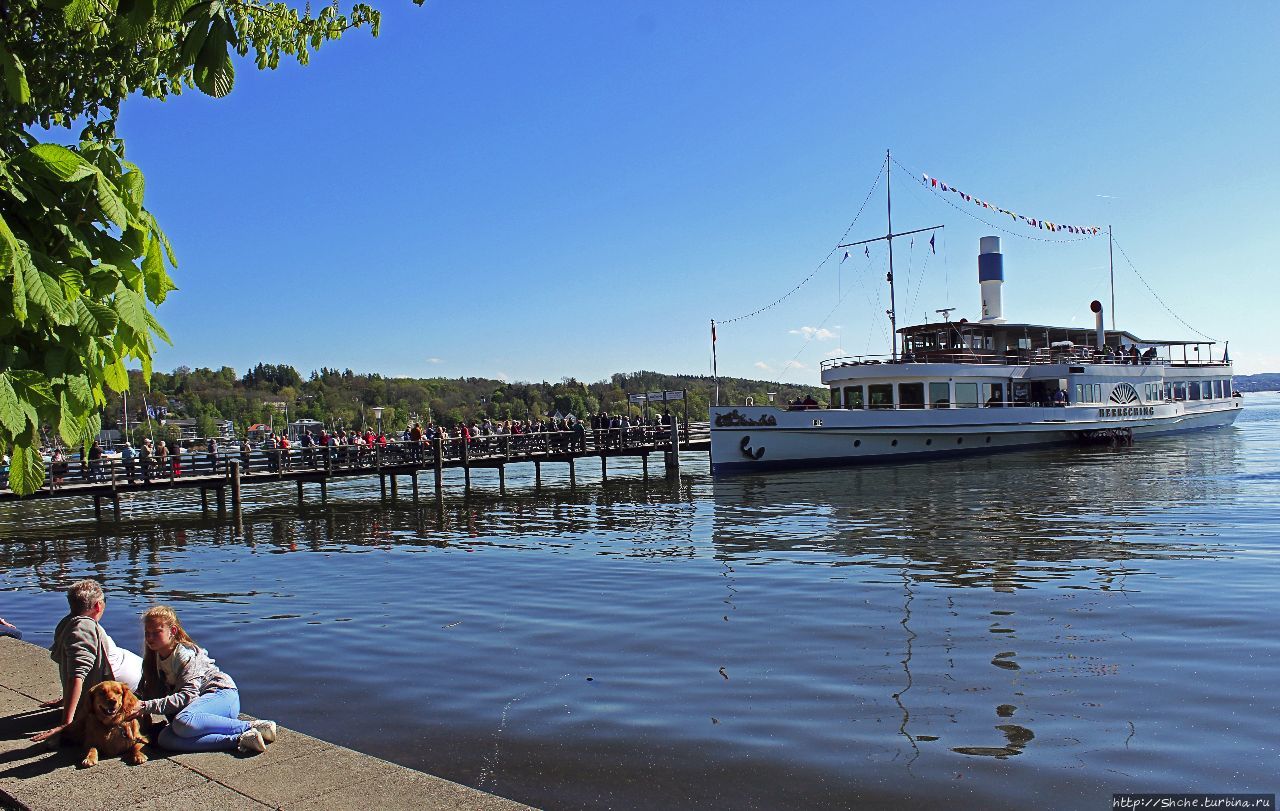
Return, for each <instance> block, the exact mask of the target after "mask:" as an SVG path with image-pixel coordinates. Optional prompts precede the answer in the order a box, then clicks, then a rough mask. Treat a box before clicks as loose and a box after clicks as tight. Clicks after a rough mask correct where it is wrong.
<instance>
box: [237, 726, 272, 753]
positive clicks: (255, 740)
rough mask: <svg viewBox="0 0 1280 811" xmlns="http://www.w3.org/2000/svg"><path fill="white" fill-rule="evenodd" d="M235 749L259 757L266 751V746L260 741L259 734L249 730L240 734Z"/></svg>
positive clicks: (251, 729) (260, 735) (256, 731)
mask: <svg viewBox="0 0 1280 811" xmlns="http://www.w3.org/2000/svg"><path fill="white" fill-rule="evenodd" d="M236 748H237V749H239V750H240V751H241V752H245V753H246V754H250V755H259V754H262V753H263V752H265V751H267V744H266V742H265V741H263V740H262V733H261V732H259V731H258V730H256V729H253V728H250V729H247V730H245V731H244V732H242V733H240V740H239V742H238V743H237V744H236Z"/></svg>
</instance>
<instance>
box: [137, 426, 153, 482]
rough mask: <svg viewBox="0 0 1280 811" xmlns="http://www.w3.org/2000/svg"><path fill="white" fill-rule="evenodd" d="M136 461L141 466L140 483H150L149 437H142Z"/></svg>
mask: <svg viewBox="0 0 1280 811" xmlns="http://www.w3.org/2000/svg"><path fill="white" fill-rule="evenodd" d="M138 462H139V463H140V464H141V466H142V483H143V484H151V437H143V438H142V447H141V448H139V449H138Z"/></svg>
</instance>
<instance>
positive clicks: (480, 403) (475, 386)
mask: <svg viewBox="0 0 1280 811" xmlns="http://www.w3.org/2000/svg"><path fill="white" fill-rule="evenodd" d="M263 369H266V370H277V371H278V370H286V371H285V372H283V374H284V375H285V376H286V377H289V378H290V379H291V378H292V376H293V375H297V372H296V371H295V370H294V369H293V367H291V366H286V365H280V366H274V365H271V364H259V365H258V366H256V367H254V372H251V373H249V374H245V375H244V376H243V378H241V379H239V380H237V379H236V376H235V372H234V371H232V370H230V369H228V368H227V367H225V366H224V367H223V368H222V369H221V370H220V371H217V372H215V371H213V370H211V369H194V370H192V369H185V368H183V369H177V370H174V372H172V373H170V374H165V373H163V372H156V373H155V374H154V375H153V376H152V378H151V385H152V391H151V392H150V393H149V394H147V402H146V403H145V404H144V403H143V401H142V399H141V398H140V397H137V396H135V395H134V394H131V395H130V399H129V405H130V416H129V421H130V423H131V424H132V423H139V422H142V421H143V420H145V419H146V412H145V410H144V409H145V406H146V405H152V406H154V405H167V406H168V407H170V408H171V409H172V414H171V416H175V417H185V418H188V419H194V420H196V422H197V425H199V426H201V427H200V429H199V430H200V431H201V433H202V435H207V433H208V432H209V426H210V424H211V423H210V422H207V421H206V418H207V419H208V420H221V419H229V420H232V421H233V422H234V423H235V424H236V426H237V428H238V429H239V430H240V431H243V430H244V429H245V428H246V427H247V426H248V425H249V424H250V423H255V422H262V423H268V422H271V423H272V424H273V425H275V427H276V428H277V429H280V427H281V426H282V424H283V417H284V415H283V414H280V413H277V412H276V410H275V408H274V407H273V406H271V405H267V403H277V402H284V403H285V405H286V406H287V407H288V409H289V418H290V420H296V419H300V418H304V417H305V418H307V419H313V420H318V421H320V422H322V423H324V424H325V425H327V426H328V427H330V428H366V427H369V428H372V427H376V422H375V420H374V416H373V410H372V409H373V407H374V406H382V407H383V409H385V410H384V411H383V414H382V424H383V427H384V428H385V429H386V430H387V431H388V432H394V431H400V430H403V429H405V428H407V427H408V426H409V424H410V422H411V421H413V420H415V419H416V420H417V421H419V422H423V423H426V422H435V423H437V424H444V425H447V426H454V425H457V424H458V423H459V422H462V421H463V420H466V421H468V422H470V421H471V420H474V419H484V417H486V416H488V417H492V418H496V419H504V420H505V419H529V418H542V417H545V416H549V415H551V414H553V413H554V412H556V411H559V412H560V413H562V414H573V415H575V416H577V417H586V416H588V415H590V414H595V413H598V412H599V411H601V410H605V411H608V412H609V413H610V414H614V413H622V412H626V413H630V414H633V415H636V416H638V415H640V414H641V413H642V412H643V409H642V408H641V407H640V406H638V405H635V404H632V403H630V402H629V401H628V399H627V398H628V396H629V395H631V394H639V393H643V392H655V391H673V390H680V389H683V390H685V391H686V392H687V395H686V396H687V398H688V404H689V418H690V419H691V420H705V419H706V418H707V414H708V407H709V404H710V402H711V401H712V398H713V397H714V381H713V380H712V379H711V378H709V377H705V376H693V375H665V374H659V373H658V372H633V373H630V374H616V375H613V376H612V377H611V378H610V379H609V380H606V381H600V382H598V383H581V382H579V381H577V380H574V379H573V378H566V379H564V380H562V381H560V382H559V383H548V382H542V383H505V382H502V381H499V380H490V379H487V378H479V377H469V378H459V379H456V380H449V379H444V378H428V379H413V378H384V377H382V376H381V375H377V374H371V375H364V374H355V373H354V372H352V371H351V370H350V369H348V370H346V371H344V372H339V371H338V370H336V369H321V370H320V371H318V372H313V373H312V374H311V376H310V378H309V379H307V380H305V381H300V382H299V383H298V384H297V385H296V386H283V387H280V386H278V385H277V381H278V380H279V379H283V378H280V377H278V376H273V375H271V374H262V373H260V371H259V370H263ZM289 373H292V375H290V374H289ZM133 375H134V377H135V379H136V383H139V384H140V383H141V373H139V372H134V373H133ZM228 380H230V381H232V382H231V383H228V382H227V381H228ZM137 387H138V386H137V385H135V386H134V388H135V390H136V389H137ZM179 389H181V390H179ZM771 392H772V393H775V394H776V402H777V403H778V404H779V405H783V404H784V403H785V402H786V401H787V400H791V399H794V398H797V397H804V396H806V395H810V396H813V397H814V398H815V399H818V400H819V401H821V400H824V399H825V396H826V389H821V388H816V387H813V386H796V385H788V384H782V383H769V382H765V381H760V380H746V379H743V378H733V377H722V378H720V402H721V403H724V404H726V405H727V404H738V405H741V404H742V403H744V402H745V401H746V400H747V398H751V399H753V400H754V402H755V403H757V404H760V405H764V404H766V403H768V402H769V398H768V394H769V393H771ZM122 406H123V403H122V402H121V398H120V397H118V396H116V395H114V394H113V395H110V402H109V404H108V407H107V413H108V414H109V415H112V417H111V420H112V421H111V422H110V423H109V424H108V427H112V426H114V425H115V424H117V423H116V421H118V420H119V419H121V417H120V415H121V414H122V411H121V408H122ZM661 408H662V405H661V404H660V403H658V404H654V405H651V406H650V413H651V414H652V413H654V412H655V411H657V410H660V409H661ZM671 409H672V411H673V412H674V413H676V414H678V415H680V416H683V415H684V405H683V404H680V403H675V404H673V405H672V407H671Z"/></svg>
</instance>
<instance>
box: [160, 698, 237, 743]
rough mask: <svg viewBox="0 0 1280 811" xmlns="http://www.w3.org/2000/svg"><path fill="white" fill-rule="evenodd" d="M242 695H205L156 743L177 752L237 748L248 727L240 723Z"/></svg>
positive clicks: (188, 708)
mask: <svg viewBox="0 0 1280 811" xmlns="http://www.w3.org/2000/svg"><path fill="white" fill-rule="evenodd" d="M239 714H240V692H239V691H238V690H218V691H216V692H213V693H206V694H205V695H202V696H200V697H199V698H197V699H196V700H195V701H193V702H191V703H190V704H189V705H188V706H187V708H186V709H184V710H183V711H182V712H180V713H178V714H177V715H176V716H175V717H174V719H173V720H172V721H170V722H169V726H167V727H165V728H164V729H163V730H161V731H160V735H159V736H158V737H157V740H156V743H158V744H159V745H160V746H161V747H163V748H165V749H171V750H173V751H176V752H218V751H224V750H229V749H235V748H236V746H237V745H238V744H239V741H240V736H241V735H242V734H243V733H244V732H246V731H247V730H248V729H249V728H250V725H249V722H248V721H241V720H240V719H239V718H237V716H238V715H239Z"/></svg>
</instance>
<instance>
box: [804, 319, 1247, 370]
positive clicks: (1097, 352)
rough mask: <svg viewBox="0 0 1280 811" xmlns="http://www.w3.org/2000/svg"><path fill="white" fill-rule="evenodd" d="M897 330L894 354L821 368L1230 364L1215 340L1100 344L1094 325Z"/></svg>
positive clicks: (1106, 340)
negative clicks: (897, 346) (1215, 350)
mask: <svg viewBox="0 0 1280 811" xmlns="http://www.w3.org/2000/svg"><path fill="white" fill-rule="evenodd" d="M898 334H899V335H901V336H902V352H901V354H900V355H898V356H897V357H896V358H893V357H892V356H877V355H858V356H851V357H841V358H831V359H829V360H825V361H823V362H822V371H824V372H827V371H829V370H834V369H838V368H841V367H846V366H862V365H877V364H884V363H897V364H919V363H959V364H977V365H984V366H1032V365H1045V364H1064V363H1066V364H1081V363H1086V364H1117V365H1119V364H1134V365H1137V364H1141V365H1162V366H1224V367H1225V366H1229V365H1230V361H1229V360H1227V359H1226V358H1225V357H1218V358H1214V356H1213V346H1214V344H1215V342H1214V341H1208V340H1204V341H1170V340H1150V339H1143V338H1139V337H1137V336H1136V335H1134V334H1132V333H1130V332H1127V331H1124V330H1104V331H1103V332H1102V336H1103V342H1102V345H1101V346H1099V345H1098V337H1099V333H1098V331H1097V330H1096V329H1089V328H1085V327H1054V326H1047V325H1044V324H1009V323H990V322H980V321H979V322H971V321H964V320H961V321H958V322H951V321H946V322H937V323H926V324H918V325H916V326H911V327H903V328H902V329H899V330H898ZM1223 355H1225V353H1223Z"/></svg>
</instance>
